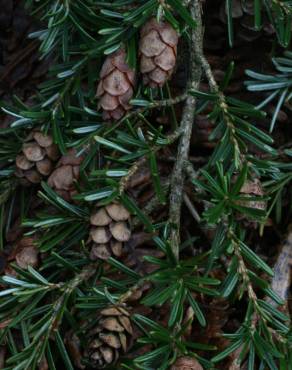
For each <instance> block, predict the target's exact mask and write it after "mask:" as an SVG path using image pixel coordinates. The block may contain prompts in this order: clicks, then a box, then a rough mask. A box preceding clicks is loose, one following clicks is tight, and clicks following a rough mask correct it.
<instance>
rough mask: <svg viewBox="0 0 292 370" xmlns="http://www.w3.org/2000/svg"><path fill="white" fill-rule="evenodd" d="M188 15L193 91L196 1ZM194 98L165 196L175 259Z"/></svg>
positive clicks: (197, 50) (198, 43)
mask: <svg viewBox="0 0 292 370" xmlns="http://www.w3.org/2000/svg"><path fill="white" fill-rule="evenodd" d="M190 13H191V16H192V18H193V19H195V20H196V23H197V27H196V28H195V29H193V30H192V31H191V39H190V45H189V50H190V77H189V82H188V88H189V89H195V90H196V89H197V88H198V87H199V84H200V80H201V68H200V66H199V64H198V56H199V55H201V54H202V53H203V49H202V39H203V28H202V19H201V4H200V2H199V1H198V0H196V1H194V3H193V4H191V5H190ZM195 107H196V99H195V98H194V97H192V96H189V97H188V98H187V100H186V103H185V106H184V109H183V114H182V119H181V123H180V128H181V132H182V136H181V139H180V141H179V145H178V151H177V159H176V162H175V165H174V169H173V173H172V177H171V192H170V197H169V202H170V204H169V222H170V224H171V225H172V226H173V229H172V230H171V235H170V242H171V248H172V251H173V253H174V255H175V257H176V258H177V259H179V245H180V217H181V206H182V200H183V186H184V177H185V174H184V169H183V167H184V162H185V161H186V160H187V159H188V155H189V148H190V140H191V133H192V128H193V124H194V118H195Z"/></svg>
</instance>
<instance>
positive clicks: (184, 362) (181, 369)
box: [170, 356, 203, 370]
mask: <svg viewBox="0 0 292 370" xmlns="http://www.w3.org/2000/svg"><path fill="white" fill-rule="evenodd" d="M170 370H203V368H202V366H201V365H200V363H199V362H198V360H196V359H195V358H194V357H188V356H184V357H180V358H179V359H177V360H176V362H175V364H173V365H172V366H171V369H170Z"/></svg>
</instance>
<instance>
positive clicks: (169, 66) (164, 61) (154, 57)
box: [139, 18, 178, 88]
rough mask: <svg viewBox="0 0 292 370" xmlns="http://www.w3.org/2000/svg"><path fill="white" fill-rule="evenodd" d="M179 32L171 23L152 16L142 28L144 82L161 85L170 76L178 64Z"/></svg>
mask: <svg viewBox="0 0 292 370" xmlns="http://www.w3.org/2000/svg"><path fill="white" fill-rule="evenodd" d="M177 43H178V34H177V32H176V30H175V29H174V28H172V26H171V25H170V24H169V23H166V22H159V23H158V22H157V20H156V19H155V18H151V19H150V20H149V21H148V22H147V23H146V24H145V25H144V26H143V27H142V29H141V40H140V46H139V50H140V57H141V62H140V69H141V72H142V74H143V82H144V84H145V85H149V86H150V87H152V88H154V87H161V86H163V85H164V84H165V82H166V81H167V80H168V79H169V78H170V76H171V75H172V73H173V70H174V67H175V64H176V55H177Z"/></svg>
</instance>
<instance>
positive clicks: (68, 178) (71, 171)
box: [48, 149, 83, 201]
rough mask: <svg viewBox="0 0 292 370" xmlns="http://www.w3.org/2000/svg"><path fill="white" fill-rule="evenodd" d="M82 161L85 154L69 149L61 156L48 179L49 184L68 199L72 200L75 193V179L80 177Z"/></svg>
mask: <svg viewBox="0 0 292 370" xmlns="http://www.w3.org/2000/svg"><path fill="white" fill-rule="evenodd" d="M82 161H83V156H82V155H78V154H77V151H76V149H69V150H68V152H67V154H66V155H63V156H62V157H61V158H60V160H59V162H58V163H57V166H56V168H55V170H54V171H53V172H52V174H51V176H50V177H49V179H48V185H49V186H50V187H52V188H53V189H54V190H55V191H56V192H57V193H58V194H59V195H61V196H62V197H63V198H64V199H65V200H67V201H70V200H71V197H72V195H74V193H75V187H74V181H75V180H78V179H79V171H80V164H81V163H82Z"/></svg>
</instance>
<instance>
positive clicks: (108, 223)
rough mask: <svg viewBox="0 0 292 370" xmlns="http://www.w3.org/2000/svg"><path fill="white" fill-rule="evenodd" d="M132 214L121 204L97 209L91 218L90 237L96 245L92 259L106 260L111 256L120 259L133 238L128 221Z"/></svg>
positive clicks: (92, 250) (91, 254)
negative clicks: (125, 243) (126, 245)
mask: <svg viewBox="0 0 292 370" xmlns="http://www.w3.org/2000/svg"><path fill="white" fill-rule="evenodd" d="M129 219H130V213H129V212H128V211H127V209H126V208H125V207H124V206H123V205H121V204H119V203H111V204H108V205H107V206H105V207H102V208H99V209H97V210H96V211H95V212H94V213H93V214H92V215H91V217H90V223H91V226H92V229H91V232H90V236H91V239H92V240H93V242H94V244H93V246H92V249H91V252H90V257H91V259H93V260H96V259H98V258H100V259H103V260H106V259H108V258H109V257H111V255H114V256H116V257H120V256H121V255H122V253H123V245H124V242H127V241H128V240H129V239H130V237H131V230H130V228H129V224H128V221H129Z"/></svg>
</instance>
